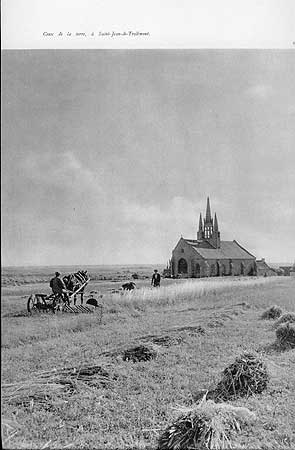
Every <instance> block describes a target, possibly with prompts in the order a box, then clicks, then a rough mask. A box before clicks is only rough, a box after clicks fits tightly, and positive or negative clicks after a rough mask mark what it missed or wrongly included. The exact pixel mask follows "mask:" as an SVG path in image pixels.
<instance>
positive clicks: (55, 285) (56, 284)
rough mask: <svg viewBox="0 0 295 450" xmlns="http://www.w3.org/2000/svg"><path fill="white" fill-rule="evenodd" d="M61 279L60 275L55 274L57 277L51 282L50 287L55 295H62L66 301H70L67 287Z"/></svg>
mask: <svg viewBox="0 0 295 450" xmlns="http://www.w3.org/2000/svg"><path fill="white" fill-rule="evenodd" d="M59 277H60V273H59V272H55V277H54V278H52V279H51V280H50V287H51V289H52V292H53V293H54V294H58V295H61V296H62V297H63V298H64V299H65V300H67V301H68V291H67V288H66V285H65V284H64V282H63V280H61V279H60V278H59Z"/></svg>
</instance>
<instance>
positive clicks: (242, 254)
mask: <svg viewBox="0 0 295 450" xmlns="http://www.w3.org/2000/svg"><path fill="white" fill-rule="evenodd" d="M185 242H186V243H187V244H189V245H190V246H192V247H193V249H194V250H196V251H197V252H198V253H199V255H200V256H202V257H203V258H204V259H253V258H255V256H253V255H251V253H249V252H248V251H247V250H246V249H244V248H243V247H241V246H240V244H238V242H237V241H220V248H214V247H213V246H212V248H202V246H201V245H202V244H201V243H198V241H196V240H193V239H185Z"/></svg>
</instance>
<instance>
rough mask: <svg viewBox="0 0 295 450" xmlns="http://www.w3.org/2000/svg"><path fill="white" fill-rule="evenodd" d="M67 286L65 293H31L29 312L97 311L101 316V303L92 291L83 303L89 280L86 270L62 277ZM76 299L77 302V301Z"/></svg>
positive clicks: (28, 305)
mask: <svg viewBox="0 0 295 450" xmlns="http://www.w3.org/2000/svg"><path fill="white" fill-rule="evenodd" d="M63 281H64V284H65V286H66V288H67V293H65V294H32V295H30V297H29V298H28V301H27V311H28V313H29V314H31V315H32V314H40V313H42V312H52V313H53V314H55V313H56V312H68V313H74V314H78V313H93V312H94V311H95V312H97V313H98V315H99V316H100V319H101V318H102V305H101V304H99V303H98V301H97V299H95V298H94V296H93V291H92V292H91V293H90V295H89V296H87V300H86V303H85V304H84V294H85V292H84V290H85V287H86V286H87V284H88V283H89V281H90V277H89V275H88V274H87V271H78V272H75V273H71V274H69V275H67V276H65V277H64V278H63ZM77 300H78V303H77Z"/></svg>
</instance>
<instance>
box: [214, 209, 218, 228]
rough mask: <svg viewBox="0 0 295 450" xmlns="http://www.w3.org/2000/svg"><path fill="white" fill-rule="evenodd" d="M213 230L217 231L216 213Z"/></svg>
mask: <svg viewBox="0 0 295 450" xmlns="http://www.w3.org/2000/svg"><path fill="white" fill-rule="evenodd" d="M214 231H218V222H217V216H216V213H215V215H214Z"/></svg>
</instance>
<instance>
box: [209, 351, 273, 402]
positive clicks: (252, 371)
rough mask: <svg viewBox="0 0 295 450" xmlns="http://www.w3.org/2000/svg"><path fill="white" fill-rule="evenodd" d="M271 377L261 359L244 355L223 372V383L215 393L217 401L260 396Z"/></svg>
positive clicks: (251, 355) (218, 385) (248, 354)
mask: <svg viewBox="0 0 295 450" xmlns="http://www.w3.org/2000/svg"><path fill="white" fill-rule="evenodd" d="M268 381H269V375H268V372H267V368H266V365H265V363H264V362H263V361H262V359H261V358H260V357H257V356H255V355H253V354H251V353H244V354H242V355H241V356H239V357H238V358H236V359H235V361H234V362H233V363H232V364H231V365H230V366H228V367H226V369H225V370H224V371H223V376H222V379H221V381H220V382H219V383H218V384H217V387H216V388H215V389H214V391H213V394H214V395H213V398H215V399H216V400H228V399H231V398H236V397H243V396H249V395H252V394H260V393H261V392H263V391H264V389H266V387H267V383H268Z"/></svg>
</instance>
